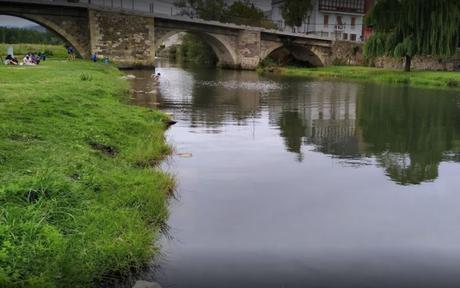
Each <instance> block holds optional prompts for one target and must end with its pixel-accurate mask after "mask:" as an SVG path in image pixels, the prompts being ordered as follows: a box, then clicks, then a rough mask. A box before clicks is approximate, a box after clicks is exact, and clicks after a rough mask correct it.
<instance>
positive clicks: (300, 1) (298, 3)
mask: <svg viewBox="0 0 460 288" xmlns="http://www.w3.org/2000/svg"><path fill="white" fill-rule="evenodd" d="M311 9H312V1H311V0H286V1H284V4H283V7H282V11H281V13H282V15H283V18H284V20H285V22H286V24H287V25H289V26H292V27H295V26H301V25H302V24H303V23H304V22H305V20H306V19H307V16H308V13H309V12H310V11H311Z"/></svg>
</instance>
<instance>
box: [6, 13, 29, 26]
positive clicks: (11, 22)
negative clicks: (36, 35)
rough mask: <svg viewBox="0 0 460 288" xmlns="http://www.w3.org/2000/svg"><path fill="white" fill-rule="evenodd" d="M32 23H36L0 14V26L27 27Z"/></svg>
mask: <svg viewBox="0 0 460 288" xmlns="http://www.w3.org/2000/svg"><path fill="white" fill-rule="evenodd" d="M32 25H36V24H35V23H34V22H30V21H27V20H24V19H22V18H17V17H11V16H5V15H0V26H8V27H27V26H32Z"/></svg>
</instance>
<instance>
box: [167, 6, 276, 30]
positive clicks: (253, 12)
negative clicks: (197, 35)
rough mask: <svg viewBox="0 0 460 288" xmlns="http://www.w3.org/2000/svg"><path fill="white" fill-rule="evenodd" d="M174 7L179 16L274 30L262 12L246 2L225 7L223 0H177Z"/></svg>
mask: <svg viewBox="0 0 460 288" xmlns="http://www.w3.org/2000/svg"><path fill="white" fill-rule="evenodd" d="M174 5H175V6H176V7H177V8H179V9H181V12H180V14H181V15H187V16H189V17H198V18H201V19H204V20H215V21H220V22H230V23H235V24H242V25H249V26H258V27H264V28H274V26H275V25H274V24H273V23H272V22H271V21H269V20H268V19H267V18H266V17H265V15H264V13H263V11H262V10H260V9H259V8H257V7H255V6H254V4H252V3H251V2H249V1H248V0H240V1H235V2H233V3H232V4H231V5H230V6H227V5H226V4H225V2H224V1H223V0H178V1H176V2H175V3H174Z"/></svg>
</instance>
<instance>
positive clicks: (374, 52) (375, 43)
mask: <svg viewBox="0 0 460 288" xmlns="http://www.w3.org/2000/svg"><path fill="white" fill-rule="evenodd" d="M385 43H386V37H385V34H383V33H376V34H374V35H372V36H371V37H369V39H368V40H367V41H366V43H364V57H365V58H366V59H372V58H374V57H378V56H382V55H384V54H385V52H386V49H385Z"/></svg>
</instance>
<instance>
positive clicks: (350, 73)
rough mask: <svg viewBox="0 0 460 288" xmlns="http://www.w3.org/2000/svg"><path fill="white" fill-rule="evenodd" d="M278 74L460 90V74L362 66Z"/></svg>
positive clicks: (287, 70) (290, 70)
mask: <svg viewBox="0 0 460 288" xmlns="http://www.w3.org/2000/svg"><path fill="white" fill-rule="evenodd" d="M277 72H278V73H279V74H281V75H290V76H305V77H319V78H337V79H352V80H366V81H373V82H382V83H397V84H408V85H412V86H424V87H449V88H460V73H459V72H443V71H414V72H404V71H399V70H388V69H380V68H373V67H361V66H329V67H320V68H298V67H283V68H279V69H277Z"/></svg>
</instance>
